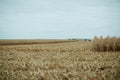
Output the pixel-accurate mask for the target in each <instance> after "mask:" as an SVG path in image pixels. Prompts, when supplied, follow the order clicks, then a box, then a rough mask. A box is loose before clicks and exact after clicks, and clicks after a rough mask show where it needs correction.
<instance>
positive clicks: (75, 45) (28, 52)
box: [0, 40, 120, 80]
mask: <svg viewBox="0 0 120 80" xmlns="http://www.w3.org/2000/svg"><path fill="white" fill-rule="evenodd" d="M0 80H120V52H115V51H114V52H94V51H92V41H91V42H89V41H83V40H0Z"/></svg>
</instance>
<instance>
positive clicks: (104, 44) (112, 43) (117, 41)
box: [93, 36, 120, 51]
mask: <svg viewBox="0 0 120 80" xmlns="http://www.w3.org/2000/svg"><path fill="white" fill-rule="evenodd" d="M93 50H94V51H120V38H116V37H109V36H108V37H106V38H103V37H102V36H101V37H100V38H97V37H94V40H93Z"/></svg>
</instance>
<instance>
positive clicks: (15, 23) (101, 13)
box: [0, 0, 120, 39]
mask: <svg viewBox="0 0 120 80" xmlns="http://www.w3.org/2000/svg"><path fill="white" fill-rule="evenodd" d="M119 8H120V0H0V39H68V38H88V39H92V38H93V37H94V36H98V37H99V36H108V35H109V36H117V37H120V9H119Z"/></svg>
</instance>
